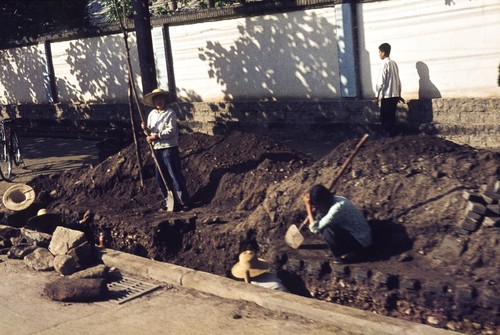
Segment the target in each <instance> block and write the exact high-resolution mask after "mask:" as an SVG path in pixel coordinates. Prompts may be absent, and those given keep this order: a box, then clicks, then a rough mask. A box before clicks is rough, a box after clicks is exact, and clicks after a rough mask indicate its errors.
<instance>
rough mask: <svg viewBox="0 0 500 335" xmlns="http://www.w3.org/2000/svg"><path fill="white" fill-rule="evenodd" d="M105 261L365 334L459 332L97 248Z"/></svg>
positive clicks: (140, 274) (136, 272)
mask: <svg viewBox="0 0 500 335" xmlns="http://www.w3.org/2000/svg"><path fill="white" fill-rule="evenodd" d="M97 250H98V255H99V258H100V259H101V261H102V262H103V263H104V264H105V265H107V266H109V267H115V268H117V269H119V270H120V271H123V272H124V273H126V274H129V275H134V276H138V277H142V278H146V279H152V280H155V281H159V282H164V283H166V284H170V285H175V286H181V287H184V288H189V289H194V290H197V291H200V292H204V293H208V294H212V295H216V296H219V297H222V298H225V299H232V300H245V301H248V302H253V303H255V304H257V305H259V306H261V307H264V308H267V309H270V310H274V311H278V312H285V313H292V314H296V315H300V316H302V317H304V318H308V319H312V320H315V321H317V322H322V323H325V324H331V325H334V326H335V327H339V328H341V329H343V330H346V331H349V332H353V333H355V334H363V335H422V334H426V335H453V334H455V335H458V334H463V333H458V332H454V331H449V330H445V329H440V328H434V327H431V326H427V325H423V324H419V323H414V322H409V321H405V320H400V319H396V318H391V317H388V316H382V315H378V314H373V313H371V312H367V311H363V310H358V309H355V308H351V307H346V306H341V305H337V304H333V303H327V302H323V301H319V300H315V299H309V298H305V297H301V296H298V295H294V294H290V293H284V292H280V291H274V290H269V289H265V288H262V287H258V286H255V285H249V284H246V283H243V282H239V281H236V280H231V279H230V278H225V277H221V276H217V275H214V274H211V273H208V272H202V271H196V270H192V269H188V268H185V267H182V266H178V265H174V264H170V263H164V262H158V261H154V260H151V259H148V258H143V257H139V256H135V255H131V254H127V253H124V252H120V251H116V250H113V249H97Z"/></svg>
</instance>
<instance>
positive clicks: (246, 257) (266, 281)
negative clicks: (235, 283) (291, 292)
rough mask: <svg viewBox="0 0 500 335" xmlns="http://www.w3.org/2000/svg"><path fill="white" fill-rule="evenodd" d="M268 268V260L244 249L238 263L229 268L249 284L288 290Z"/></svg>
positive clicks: (233, 273)
mask: <svg viewBox="0 0 500 335" xmlns="http://www.w3.org/2000/svg"><path fill="white" fill-rule="evenodd" d="M269 268H270V265H269V262H267V261H265V260H263V259H261V258H258V257H257V255H256V254H255V253H254V252H253V251H250V250H246V251H243V252H242V253H241V254H240V256H239V261H238V263H236V264H235V265H234V266H233V268H232V269H231V274H232V275H233V276H234V277H235V278H238V279H244V280H245V282H246V283H249V284H254V285H258V286H261V287H265V288H270V289H273V290H278V291H283V292H288V290H287V289H286V287H285V286H283V284H282V283H281V280H280V279H279V278H278V277H277V276H276V275H274V274H272V273H270V272H269Z"/></svg>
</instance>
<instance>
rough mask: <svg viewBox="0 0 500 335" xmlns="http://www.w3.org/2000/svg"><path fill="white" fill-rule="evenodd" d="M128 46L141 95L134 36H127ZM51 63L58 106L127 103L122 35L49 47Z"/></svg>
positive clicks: (126, 71)
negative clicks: (66, 104)
mask: <svg viewBox="0 0 500 335" xmlns="http://www.w3.org/2000/svg"><path fill="white" fill-rule="evenodd" d="M128 43H129V47H130V55H131V59H132V67H133V72H134V75H135V76H134V78H135V81H136V87H137V88H138V91H139V92H142V88H141V78H140V75H139V74H140V71H139V67H138V66H137V64H138V58H137V46H136V42H135V34H129V36H128ZM52 59H53V64H54V73H55V76H56V85H57V90H58V94H59V100H60V102H72V103H79V102H85V103H104V102H106V103H114V102H127V101H128V79H127V78H128V77H127V76H128V69H127V62H126V57H125V43H124V41H123V35H121V34H117V35H108V36H101V37H96V38H87V39H81V40H72V41H65V42H56V43H52Z"/></svg>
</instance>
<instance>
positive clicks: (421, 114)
mask: <svg viewBox="0 0 500 335" xmlns="http://www.w3.org/2000/svg"><path fill="white" fill-rule="evenodd" d="M415 68H416V70H417V74H418V77H419V80H418V99H417V100H410V101H408V112H407V113H408V114H407V115H406V121H407V122H408V123H410V124H412V125H417V126H420V125H430V126H431V127H430V128H428V129H427V131H432V128H433V127H432V123H433V121H434V113H433V110H432V99H439V98H441V97H442V96H441V92H440V91H439V89H438V88H437V87H436V85H434V83H433V82H432V81H431V78H430V70H429V67H428V66H427V64H426V63H424V62H422V61H418V62H417V63H416V64H415Z"/></svg>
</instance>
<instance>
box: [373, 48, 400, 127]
mask: <svg viewBox="0 0 500 335" xmlns="http://www.w3.org/2000/svg"><path fill="white" fill-rule="evenodd" d="M378 49H379V56H380V59H382V66H381V69H380V73H379V76H378V79H377V87H376V88H377V98H376V103H377V104H378V103H379V102H380V123H382V126H383V127H384V130H385V132H386V135H387V136H395V135H396V134H397V130H396V110H397V106H398V102H399V101H402V102H403V103H404V102H405V101H404V99H403V98H401V80H400V79H399V69H398V65H397V64H396V62H395V61H393V60H392V59H391V58H390V57H389V56H390V54H391V45H390V44H388V43H382V44H381V45H380V46H379V47H378Z"/></svg>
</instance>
